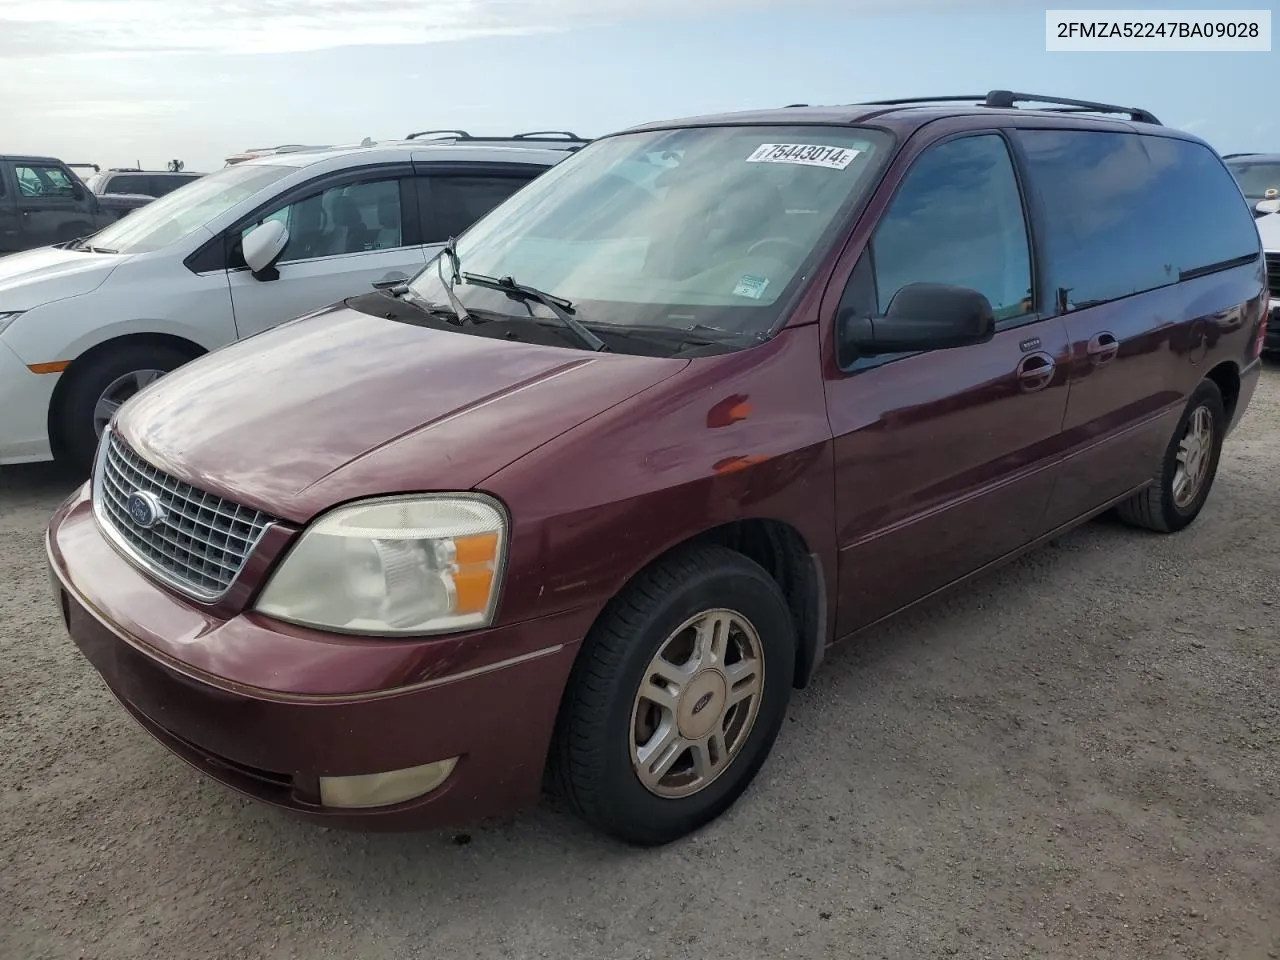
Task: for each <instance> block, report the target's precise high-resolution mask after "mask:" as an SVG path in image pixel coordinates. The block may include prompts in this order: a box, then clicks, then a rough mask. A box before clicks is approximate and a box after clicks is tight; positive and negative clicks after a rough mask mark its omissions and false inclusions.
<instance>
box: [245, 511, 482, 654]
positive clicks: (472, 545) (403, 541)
mask: <svg viewBox="0 0 1280 960" xmlns="http://www.w3.org/2000/svg"><path fill="white" fill-rule="evenodd" d="M506 548H507V519H506V514H505V512H504V511H503V510H502V508H501V507H500V506H499V505H498V504H497V503H496V502H495V501H493V500H491V499H490V498H488V497H484V496H481V495H478V494H449V495H440V496H430V495H417V496H409V497H388V498H383V499H378V500H367V501H364V502H363V503H355V504H351V505H350V506H346V507H339V508H338V509H336V510H334V511H333V512H332V513H329V514H327V515H325V516H323V517H321V518H320V519H319V520H317V521H316V522H315V523H313V524H312V525H311V526H310V527H308V528H307V529H306V530H305V531H304V532H303V534H302V537H301V538H300V539H299V541H298V543H297V544H296V545H295V546H294V547H293V548H292V549H291V550H290V551H289V553H288V554H287V555H286V556H285V558H284V560H283V562H282V563H281V564H280V567H279V568H278V569H277V570H276V572H275V573H274V574H273V575H272V577H271V579H270V580H269V581H268V582H267V586H266V589H264V590H263V592H262V595H261V598H260V599H259V600H258V603H257V609H258V610H259V611H260V612H262V613H265V614H268V615H270V616H273V617H276V618H278V619H280V620H288V621H290V622H292V623H299V624H304V625H307V626H312V627H319V628H321V629H325V630H335V631H339V632H342V633H361V634H371V635H380V636H396V635H421V634H427V633H444V632H448V631H453V630H464V629H473V628H476V627H485V626H488V625H489V624H490V623H491V622H492V620H493V614H494V609H495V607H496V606H497V600H498V588H499V586H500V580H501V576H502V568H503V561H504V559H505V555H506Z"/></svg>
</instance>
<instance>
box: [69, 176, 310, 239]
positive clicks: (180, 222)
mask: <svg viewBox="0 0 1280 960" xmlns="http://www.w3.org/2000/svg"><path fill="white" fill-rule="evenodd" d="M294 169H296V168H294V167H273V166H264V165H259V164H246V165H244V166H239V167H227V168H225V169H223V170H219V171H218V172H217V173H212V174H209V176H207V177H201V178H200V179H199V180H193V181H192V182H191V183H188V184H185V185H184V186H182V187H179V188H178V189H177V190H175V191H173V192H172V193H170V194H168V195H167V196H164V197H161V198H160V199H159V200H155V201H153V202H151V203H149V204H147V205H146V206H145V207H139V208H138V209H137V210H135V211H134V212H133V213H130V214H129V215H128V216H126V217H123V218H121V219H120V220H117V221H116V222H115V223H113V224H111V225H110V226H108V227H106V228H104V229H103V230H100V231H99V232H98V233H96V234H94V236H93V238H92V242H93V246H94V247H98V248H102V249H106V250H111V251H112V252H114V253H148V252H150V251H152V250H159V249H160V248H161V247H166V246H168V245H169V244H171V243H176V242H177V241H179V240H181V239H182V238H183V237H187V236H190V235H191V234H192V233H193V232H194V231H196V230H198V229H200V228H201V227H203V226H204V225H205V224H206V223H208V222H209V221H210V220H212V219H213V218H214V217H217V216H220V215H221V214H223V213H225V212H226V211H228V210H230V209H231V208H232V207H234V206H235V205H236V204H238V203H239V202H240V201H242V200H246V199H248V198H249V197H251V196H253V195H254V194H255V193H257V192H259V191H260V190H262V189H264V188H265V187H267V186H268V185H270V184H272V183H275V181H277V180H279V179H280V178H281V177H284V176H287V175H288V174H289V173H292V172H293V171H294Z"/></svg>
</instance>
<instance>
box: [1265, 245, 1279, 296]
mask: <svg viewBox="0 0 1280 960" xmlns="http://www.w3.org/2000/svg"><path fill="white" fill-rule="evenodd" d="M1267 289H1268V290H1270V291H1271V299H1272V300H1280V253H1268V254H1267Z"/></svg>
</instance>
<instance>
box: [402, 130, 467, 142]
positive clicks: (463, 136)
mask: <svg viewBox="0 0 1280 960" xmlns="http://www.w3.org/2000/svg"><path fill="white" fill-rule="evenodd" d="M445 133H447V134H449V135H450V136H451V137H457V138H458V139H459V140H471V139H474V138H473V137H472V136H471V134H469V133H467V131H465V130H419V131H418V132H417V133H411V134H409V135H408V136H407V137H405V139H406V140H417V139H418V138H419V137H438V136H440V135H441V134H445Z"/></svg>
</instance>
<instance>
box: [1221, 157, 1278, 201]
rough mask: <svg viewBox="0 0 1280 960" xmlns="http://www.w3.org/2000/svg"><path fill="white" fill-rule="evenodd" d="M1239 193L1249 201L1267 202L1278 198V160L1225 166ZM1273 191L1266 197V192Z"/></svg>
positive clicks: (1233, 163) (1236, 163)
mask: <svg viewBox="0 0 1280 960" xmlns="http://www.w3.org/2000/svg"><path fill="white" fill-rule="evenodd" d="M1227 169H1228V170H1230V171H1231V174H1232V176H1234V177H1235V178H1236V182H1237V183H1238V184H1240V192H1241V193H1243V194H1244V195H1245V196H1246V197H1248V198H1249V199H1250V200H1268V199H1271V197H1276V196H1280V160H1267V161H1263V162H1260V163H1248V162H1243V161H1242V162H1232V163H1228V164H1227ZM1268 190H1273V191H1275V192H1274V193H1272V194H1271V195H1270V197H1268V195H1267V191H1268Z"/></svg>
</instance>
